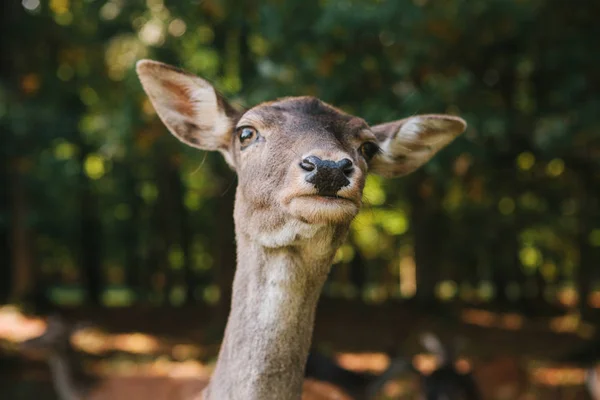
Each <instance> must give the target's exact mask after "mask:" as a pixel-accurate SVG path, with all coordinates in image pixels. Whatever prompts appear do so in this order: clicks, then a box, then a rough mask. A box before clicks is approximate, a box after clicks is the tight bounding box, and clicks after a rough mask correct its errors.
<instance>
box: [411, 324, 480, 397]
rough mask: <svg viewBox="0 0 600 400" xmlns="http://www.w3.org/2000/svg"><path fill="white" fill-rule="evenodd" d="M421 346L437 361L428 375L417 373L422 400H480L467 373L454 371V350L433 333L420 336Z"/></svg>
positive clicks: (471, 377)
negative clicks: (434, 367) (436, 364)
mask: <svg viewBox="0 0 600 400" xmlns="http://www.w3.org/2000/svg"><path fill="white" fill-rule="evenodd" d="M420 340H421V344H422V345H423V347H424V348H425V349H426V350H427V351H428V352H430V353H432V354H434V355H435V356H436V357H437V359H438V364H439V365H438V367H437V368H436V369H435V370H434V371H433V372H431V373H430V374H423V373H420V372H419V375H420V377H421V383H422V385H421V386H422V390H423V392H424V393H423V397H424V400H480V399H481V398H482V397H481V394H480V393H479V389H478V387H477V384H476V382H475V379H474V378H473V375H472V374H471V373H470V372H469V373H461V372H459V371H458V370H457V369H456V366H455V363H456V354H455V349H453V348H452V347H450V346H449V345H444V344H443V343H442V342H441V340H440V339H439V338H438V337H437V336H436V335H435V334H433V333H431V332H426V333H424V334H422V335H421V336H420Z"/></svg>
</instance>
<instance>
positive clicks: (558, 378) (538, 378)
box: [530, 366, 586, 386]
mask: <svg viewBox="0 0 600 400" xmlns="http://www.w3.org/2000/svg"><path fill="white" fill-rule="evenodd" d="M530 375H531V380H532V382H534V383H535V384H538V385H544V386H574V385H583V384H584V383H585V378H586V370H585V369H583V368H575V367H560V366H555V367H551V366H540V367H534V368H532V369H531V370H530Z"/></svg>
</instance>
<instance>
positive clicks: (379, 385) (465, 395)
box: [305, 333, 482, 400]
mask: <svg viewBox="0 0 600 400" xmlns="http://www.w3.org/2000/svg"><path fill="white" fill-rule="evenodd" d="M421 344H422V345H423V347H424V348H425V349H426V350H427V351H428V352H430V353H432V354H433V355H435V356H436V358H437V360H438V364H437V365H438V366H437V368H435V369H434V370H433V371H432V372H431V373H429V374H426V373H422V372H421V371H420V370H418V369H416V368H414V367H413V365H412V362H411V361H410V359H408V358H406V357H399V356H397V355H396V354H393V353H388V355H389V356H390V364H389V366H388V367H387V369H386V370H385V371H384V372H382V373H381V374H373V373H368V372H356V371H351V370H348V369H346V368H343V367H342V366H340V365H339V364H337V363H336V362H335V361H334V360H333V359H331V358H329V357H327V356H325V355H324V354H322V353H319V352H317V351H312V352H311V353H310V355H309V357H308V362H307V365H306V371H305V376H306V377H307V378H313V379H316V380H320V381H325V382H329V383H331V384H333V385H335V386H337V387H340V388H341V389H342V390H343V391H344V392H345V393H346V394H347V395H348V396H350V397H351V398H352V399H354V400H372V399H376V398H378V395H379V394H380V392H381V391H382V389H383V387H384V386H385V385H386V383H388V382H389V381H392V380H394V379H397V378H398V377H400V376H401V375H402V374H404V373H406V372H411V373H414V374H416V375H417V376H418V377H419V379H420V381H421V399H423V400H480V399H482V397H481V395H480V393H479V389H478V387H477V384H476V382H475V380H474V379H473V376H472V374H471V373H470V372H462V371H459V370H458V369H457V368H456V366H455V364H456V358H455V352H454V348H452V347H450V346H444V345H443V344H442V342H441V341H440V339H439V338H438V337H437V336H435V335H434V334H432V333H425V334H423V335H422V336H421Z"/></svg>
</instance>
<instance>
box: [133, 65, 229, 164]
mask: <svg viewBox="0 0 600 400" xmlns="http://www.w3.org/2000/svg"><path fill="white" fill-rule="evenodd" d="M136 71H137V74H138V76H139V78H140V81H141V82H142V86H143V87H144V90H145V91H146V93H147V94H148V97H149V98H150V101H151V102H152V105H153V106H154V109H155V110H156V112H157V113H158V116H159V117H160V119H161V120H162V121H163V123H164V124H165V125H166V126H167V128H169V131H171V133H172V134H173V135H175V137H176V138H177V139H179V140H181V141H182V142H183V143H185V144H187V145H189V146H192V147H196V148H199V149H202V150H212V151H215V150H217V151H220V152H221V153H223V155H224V156H225V159H226V160H227V162H228V163H229V164H232V160H231V153H230V152H229V150H230V149H229V147H230V144H231V135H232V131H233V126H234V123H235V116H236V114H237V113H236V111H235V110H234V109H233V107H231V106H230V105H229V104H228V103H227V101H226V100H225V99H224V98H223V97H222V96H221V95H220V94H219V93H217V91H216V90H215V88H214V87H213V86H212V85H211V84H210V83H208V82H207V81H205V80H204V79H202V78H199V77H197V76H195V75H192V74H189V73H187V72H185V71H182V70H180V69H178V68H175V67H172V66H170V65H167V64H163V63H160V62H157V61H151V60H140V61H138V62H137V64H136Z"/></svg>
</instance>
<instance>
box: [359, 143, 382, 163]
mask: <svg viewBox="0 0 600 400" xmlns="http://www.w3.org/2000/svg"><path fill="white" fill-rule="evenodd" d="M358 151H359V152H360V154H361V155H362V156H363V157H364V158H365V160H367V161H371V159H372V158H373V157H375V154H377V153H379V152H380V151H381V149H380V148H379V146H378V145H377V144H376V143H374V142H365V143H363V144H362V145H361V146H360V147H359V149H358Z"/></svg>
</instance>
